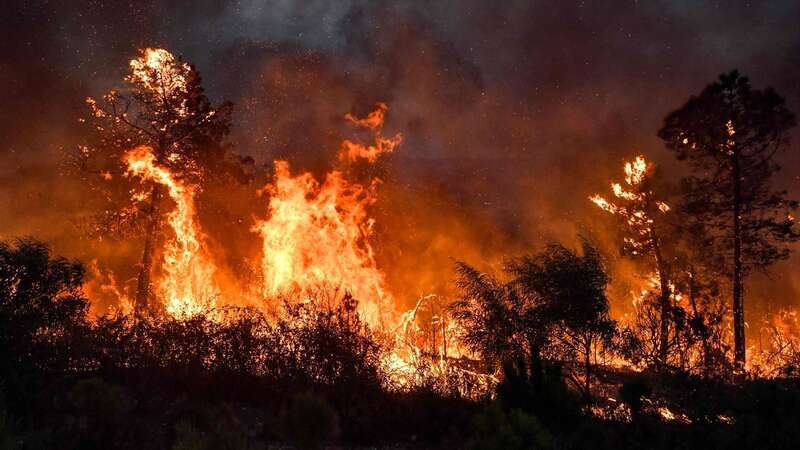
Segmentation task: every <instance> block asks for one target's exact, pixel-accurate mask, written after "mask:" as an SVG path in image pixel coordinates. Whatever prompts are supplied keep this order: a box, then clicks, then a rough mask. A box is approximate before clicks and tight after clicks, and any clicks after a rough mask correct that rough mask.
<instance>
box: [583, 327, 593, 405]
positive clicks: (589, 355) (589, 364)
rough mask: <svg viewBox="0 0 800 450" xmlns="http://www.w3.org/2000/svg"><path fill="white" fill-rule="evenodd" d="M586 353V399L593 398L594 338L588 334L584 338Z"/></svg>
mask: <svg viewBox="0 0 800 450" xmlns="http://www.w3.org/2000/svg"><path fill="white" fill-rule="evenodd" d="M584 339H585V341H584V343H583V345H584V351H585V352H586V355H585V356H586V359H585V360H584V365H585V367H584V369H585V370H586V380H585V381H584V383H585V386H584V389H585V390H586V397H587V398H591V396H592V395H591V392H592V391H591V387H592V359H591V358H592V338H591V335H589V334H588V333H587V335H586V336H584Z"/></svg>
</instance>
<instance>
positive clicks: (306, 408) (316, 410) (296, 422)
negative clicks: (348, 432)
mask: <svg viewBox="0 0 800 450" xmlns="http://www.w3.org/2000/svg"><path fill="white" fill-rule="evenodd" d="M335 430H336V413H335V412H334V411H333V408H331V406H330V405H329V404H328V402H327V401H326V400H325V399H324V398H322V397H320V396H317V395H314V394H312V393H303V394H298V395H295V396H294V397H293V398H292V400H291V402H290V404H289V407H288V408H287V409H286V411H285V413H284V417H283V431H284V434H285V436H286V438H287V439H288V440H289V441H290V442H292V443H293V444H295V445H297V446H298V447H300V448H304V449H315V448H320V447H321V446H322V444H323V443H325V442H326V441H327V440H328V439H330V438H331V437H332V436H333V434H334V431H335Z"/></svg>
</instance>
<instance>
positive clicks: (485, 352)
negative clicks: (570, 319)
mask: <svg viewBox="0 0 800 450" xmlns="http://www.w3.org/2000/svg"><path fill="white" fill-rule="evenodd" d="M456 270H457V271H458V279H457V280H456V286H458V288H459V289H460V290H461V293H462V297H461V298H460V299H458V300H456V301H455V302H453V303H451V304H450V307H449V310H450V313H451V315H452V317H453V319H454V320H456V321H457V322H458V323H459V324H460V325H461V326H460V327H459V329H460V330H461V336H459V337H460V339H461V340H462V342H463V343H464V345H466V346H467V347H468V348H469V349H470V350H472V351H474V352H476V353H478V354H480V355H481V356H482V357H483V358H484V360H485V361H486V362H487V363H488V364H489V365H493V366H496V365H497V364H499V363H502V362H503V361H506V360H509V359H515V358H519V357H523V358H528V357H534V358H538V357H539V354H540V352H541V349H542V346H543V345H544V344H545V341H546V339H547V334H548V329H547V323H546V322H545V320H544V316H543V315H542V310H541V302H540V300H539V298H538V296H536V295H525V294H524V293H522V292H521V291H520V290H519V289H518V288H517V286H515V285H513V284H510V283H504V282H501V281H499V280H497V279H495V278H494V277H492V276H490V275H489V274H485V273H481V272H480V271H478V270H477V269H475V268H474V267H471V266H469V265H467V264H465V263H463V262H458V263H457V264H456Z"/></svg>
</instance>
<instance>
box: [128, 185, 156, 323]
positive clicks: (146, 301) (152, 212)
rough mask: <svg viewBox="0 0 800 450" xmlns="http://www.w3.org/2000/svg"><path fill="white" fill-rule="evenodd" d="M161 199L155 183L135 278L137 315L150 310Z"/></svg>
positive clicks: (151, 192)
mask: <svg viewBox="0 0 800 450" xmlns="http://www.w3.org/2000/svg"><path fill="white" fill-rule="evenodd" d="M160 199H161V189H160V188H159V186H158V185H157V184H155V183H153V186H152V188H151V190H150V207H149V208H148V210H147V220H148V224H147V230H146V232H145V238H144V250H143V251H142V259H141V262H140V263H139V274H138V276H137V278H136V302H135V303H134V311H135V313H136V315H137V316H141V315H143V314H147V313H148V312H149V311H150V296H151V292H152V282H151V274H152V270H153V253H154V250H155V246H156V243H157V241H158V232H159V229H160V228H161V227H160V225H161V217H160V213H159V208H158V203H159V200H160Z"/></svg>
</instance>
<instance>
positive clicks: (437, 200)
mask: <svg viewBox="0 0 800 450" xmlns="http://www.w3.org/2000/svg"><path fill="white" fill-rule="evenodd" d="M498 4H500V5H501V6H498ZM0 11H2V13H0V29H2V30H4V37H3V39H2V40H0V83H1V84H2V86H3V89H2V90H1V91H0V96H1V97H2V102H1V103H0V104H2V108H1V109H0V137H1V138H2V147H0V210H1V211H3V213H2V216H0V237H2V238H7V237H9V236H13V235H20V234H32V235H36V236H39V237H42V238H44V239H47V240H49V241H50V242H52V243H53V245H54V246H55V247H56V249H57V250H59V251H61V252H63V253H65V254H67V255H68V256H74V257H80V258H82V259H91V258H94V257H97V258H100V259H102V258H103V256H104V255H106V256H107V255H109V254H114V253H115V251H113V250H107V249H103V250H98V247H97V246H96V244H95V243H92V242H90V241H88V240H86V239H76V236H78V235H79V233H78V232H77V231H76V230H75V226H74V224H75V223H76V222H78V221H79V219H80V217H81V216H82V215H84V214H86V213H87V210H88V209H90V208H92V207H93V206H92V205H91V204H90V203H91V202H87V201H85V197H84V196H85V195H87V194H86V193H85V192H83V191H81V189H80V188H79V187H78V182H77V181H76V180H74V179H72V178H71V177H70V176H69V175H68V174H65V173H64V172H65V171H64V170H63V167H62V165H63V164H62V161H63V154H64V152H66V151H68V150H69V149H70V148H74V146H76V145H77V144H78V143H79V142H80V141H81V139H82V136H80V135H79V132H78V131H77V127H76V123H77V118H78V116H79V115H80V114H81V113H83V112H84V104H83V100H84V98H85V97H87V96H90V95H92V96H96V95H99V94H100V93H102V92H103V90H105V89H107V88H109V87H111V86H113V85H114V84H118V83H119V80H121V78H122V76H123V75H124V72H125V69H126V64H127V61H128V60H129V59H130V58H131V57H133V56H134V55H135V54H136V49H137V48H140V47H143V46H150V47H156V46H158V47H164V48H167V49H169V50H170V51H172V52H174V53H176V54H180V55H182V56H183V57H184V58H186V59H187V60H189V61H192V62H193V63H194V64H195V65H196V66H197V68H198V70H199V71H200V73H201V74H202V75H203V78H204V80H205V87H206V89H207V92H208V94H209V96H210V97H211V98H213V99H214V100H215V101H219V100H222V99H229V100H232V101H233V102H235V103H236V112H235V114H234V125H235V129H234V132H233V135H232V137H231V139H232V142H233V143H234V149H235V151H236V152H238V153H241V154H247V155H251V156H253V157H254V158H255V159H256V161H257V162H258V163H259V165H260V164H263V163H267V162H269V161H271V160H272V159H273V158H278V157H280V158H286V159H288V160H290V161H291V162H292V164H293V166H295V167H297V168H305V169H309V170H314V171H321V170H324V169H325V165H326V163H327V162H328V161H329V160H330V155H331V154H332V151H333V150H334V149H335V148H336V143H337V142H338V141H339V140H340V139H341V137H342V136H344V135H346V132H347V129H346V128H345V127H343V126H342V116H343V115H344V114H345V113H346V112H348V111H354V112H356V113H357V114H359V115H363V114H365V113H366V112H369V111H370V109H371V108H372V106H373V105H374V104H375V102H377V101H385V102H387V103H388V104H389V106H390V108H391V110H390V112H389V116H388V122H387V125H386V129H387V130H389V131H391V132H401V133H403V134H404V136H405V142H404V144H403V146H402V147H401V148H400V149H399V150H398V151H397V153H396V154H395V155H392V157H390V158H389V159H387V160H385V161H384V162H383V165H384V167H383V168H382V169H381V170H382V171H383V172H382V173H383V176H384V177H385V178H386V181H387V183H386V184H387V185H386V188H385V189H386V193H385V198H386V202H384V203H382V204H380V205H379V206H378V207H377V210H376V212H375V215H376V217H377V219H378V221H379V223H383V224H384V225H385V227H386V228H385V229H384V230H383V233H384V237H383V239H387V238H386V237H385V235H386V234H390V233H394V234H397V233H402V234H403V235H404V236H405V237H404V238H403V239H400V240H397V239H395V240H394V241H393V242H394V243H393V245H391V246H387V247H386V248H387V249H386V250H385V251H384V254H383V255H380V254H379V258H383V259H384V260H386V261H389V260H391V261H393V262H396V264H398V265H401V266H402V265H404V264H405V265H411V264H418V265H419V264H422V265H423V266H424V265H425V264H426V263H420V262H419V261H418V259H425V260H428V259H429V260H430V261H431V262H430V264H434V263H435V264H451V262H452V260H450V259H449V258H451V257H452V258H457V259H461V258H464V259H472V260H473V262H478V261H474V259H476V258H484V259H486V260H487V261H489V262H493V261H494V260H497V258H499V257H501V256H502V255H506V254H509V253H516V252H518V251H520V249H524V248H526V247H527V246H530V245H537V244H541V243H543V242H545V241H547V240H550V239H560V240H566V241H570V240H574V237H575V235H576V233H584V234H587V235H589V236H593V237H595V239H597V240H598V241H599V242H601V244H602V245H603V246H604V247H605V248H607V249H608V251H609V252H610V254H613V252H614V249H613V245H612V244H611V238H610V237H609V236H608V233H607V232H605V231H604V229H605V227H608V226H610V223H611V222H610V221H608V220H607V218H604V217H603V216H602V214H600V213H599V212H598V211H596V210H595V209H594V208H593V207H592V206H591V205H590V204H589V202H588V201H587V200H586V197H587V196H588V195H590V194H592V193H593V192H597V191H599V190H604V189H606V188H607V183H608V182H609V181H610V180H611V179H612V178H619V177H620V173H621V163H622V161H623V159H626V158H630V157H632V156H635V155H637V154H639V153H643V154H645V155H646V156H647V157H648V158H650V159H653V160H655V161H657V162H660V163H663V164H664V165H665V170H667V172H668V173H669V174H671V175H672V176H673V177H675V180H677V179H678V177H679V176H680V173H681V167H680V166H679V165H678V164H677V163H676V162H674V158H673V156H672V155H671V154H670V153H669V152H668V151H667V150H665V149H664V148H663V146H662V145H661V143H660V141H659V140H658V139H657V137H656V136H655V134H656V131H657V130H658V128H659V126H660V124H661V120H662V119H663V117H664V116H665V115H666V114H667V113H669V112H670V111H672V110H673V109H675V108H677V107H679V106H681V105H682V104H683V103H684V102H685V101H686V99H688V97H689V96H690V95H692V94H696V93H698V92H699V91H700V90H701V89H702V87H703V86H705V85H706V84H707V83H709V82H711V81H713V80H714V79H715V78H716V76H717V75H718V74H720V73H722V72H726V71H729V70H732V69H735V68H738V69H739V70H740V71H741V72H743V73H744V74H745V75H747V76H748V77H750V79H751V81H752V83H753V85H754V86H755V87H757V88H764V87H767V86H771V87H773V88H775V89H776V90H777V91H778V92H779V93H780V94H781V95H783V96H784V97H785V98H786V100H787V103H788V106H789V108H790V109H791V110H792V111H794V112H795V113H800V27H799V26H798V19H800V2H797V1H769V2H699V1H671V2H666V1H640V2H635V1H617V2H562V1H552V2H544V1H527V2H525V1H477V0H460V1H452V2H447V1H438V2H428V1H391V2H388V1H387V2H376V1H372V2H370V1H344V0H343V1H290V0H283V1H256V0H245V1H230V2H224V1H217V0H197V1H170V2H167V1H164V2H159V1H152V0H142V1H134V2H128V1H125V2H122V1H119V2H117V1H84V2H81V1H22V0H10V1H6V2H4V3H3V6H2V7H0ZM796 134H797V132H796V131H795V135H796ZM794 142H795V143H794V144H793V146H792V147H791V149H790V150H789V151H788V152H787V153H786V154H783V155H782V156H781V157H780V159H779V161H780V162H781V164H782V165H783V167H784V170H783V171H782V172H781V174H780V176H779V179H778V180H777V181H778V183H779V186H780V187H785V188H787V189H789V190H790V192H791V193H792V195H793V197H794V198H798V197H799V196H800V178H799V177H798V176H799V175H800V158H799V157H798V152H797V151H798V149H800V146H799V145H798V143H800V139H795V140H794ZM266 167H269V166H268V165H267V166H266ZM253 189H256V188H255V187H254V188H253ZM422 199H424V200H422ZM442 211H447V212H444V213H443V212H442ZM429 215H435V216H436V217H434V218H431V219H430V223H429V224H428V222H427V221H426V219H425V217H426V216H429ZM426 224H427V225H426ZM220 227H222V226H220ZM212 234H213V233H212ZM443 234H448V235H450V236H451V237H452V236H455V237H457V238H459V239H460V240H462V243H460V244H458V243H446V244H441V245H439V244H437V243H436V242H438V241H437V239H439V237H440V236H442V235H443ZM379 239H381V237H380V236H379ZM470 240H471V241H472V242H473V243H472V244H469V245H467V244H464V243H463V242H467V241H470ZM476 241H477V242H476ZM465 246H467V247H469V249H467V248H465ZM401 254H402V255H401ZM612 259H613V257H612ZM796 261H797V258H795V260H794V262H796ZM790 267H791V263H783V264H781V265H779V266H778V267H777V268H776V269H775V271H774V273H773V274H772V275H771V277H772V281H769V282H768V283H767V282H766V278H764V277H763V276H760V278H758V277H757V279H755V280H754V283H753V284H752V286H753V288H752V289H753V291H754V292H755V293H756V296H757V297H758V298H760V299H762V300H764V299H768V300H770V301H769V302H764V301H762V305H766V304H781V303H784V304H785V303H795V304H797V303H798V302H797V301H796V300H795V298H794V297H795V294H794V293H793V292H794V291H800V283H795V282H793V278H794V277H792V276H790V273H789V268H790ZM391 277H392V274H391V273H390V278H391ZM400 279H402V277H401V276H399V275H398V276H395V281H397V280H400ZM431 283H433V282H431ZM794 284H797V286H796V287H795V286H794ZM766 285H770V286H772V288H771V289H766V288H765V287H764V286H766ZM427 287H428V286H427V285H424V284H420V285H419V286H415V288H416V289H425V288H427ZM789 287H791V288H792V289H791V291H789V292H787V291H786V290H784V288H789ZM778 297H780V298H778Z"/></svg>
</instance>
